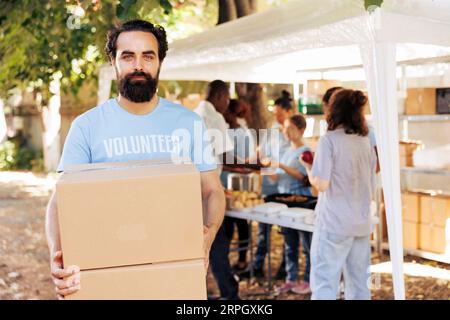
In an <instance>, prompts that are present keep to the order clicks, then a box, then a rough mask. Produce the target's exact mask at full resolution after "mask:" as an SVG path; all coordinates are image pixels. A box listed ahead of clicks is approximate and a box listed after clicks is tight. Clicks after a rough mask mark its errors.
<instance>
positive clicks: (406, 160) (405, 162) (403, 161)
mask: <svg viewBox="0 0 450 320" xmlns="http://www.w3.org/2000/svg"><path fill="white" fill-rule="evenodd" d="M413 164H414V163H413V157H412V156H400V167H401V168H403V167H412V166H413Z"/></svg>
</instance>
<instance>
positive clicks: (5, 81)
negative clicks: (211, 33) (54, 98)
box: [0, 0, 217, 99]
mask: <svg viewBox="0 0 450 320" xmlns="http://www.w3.org/2000/svg"><path fill="white" fill-rule="evenodd" d="M215 2H216V1H214V0H170V1H169V0H120V1H117V0H85V1H81V0H78V1H74V0H66V2H65V3H64V2H62V1H61V0H47V1H45V2H44V1H39V0H20V1H19V0H3V1H2V5H1V9H0V96H6V95H7V93H8V91H9V90H10V89H12V88H15V87H19V88H24V87H28V86H31V87H33V88H34V89H35V90H36V91H40V92H41V93H43V96H44V99H46V98H48V95H49V83H50V82H51V80H52V79H53V78H54V77H59V78H61V84H62V88H63V89H64V90H67V89H70V90H71V91H72V92H73V93H76V92H77V91H78V90H79V88H80V87H81V85H82V84H83V82H84V81H85V80H86V79H92V78H95V72H96V70H97V67H98V66H99V65H101V64H103V63H104V62H106V57H105V55H104V54H103V48H104V45H105V36H106V33H107V31H108V29H110V28H111V26H112V25H114V24H116V23H118V22H120V21H126V20H129V19H133V18H143V19H147V20H150V21H152V22H154V23H157V24H161V25H162V26H163V27H165V28H166V30H167V31H168V35H169V40H173V39H176V38H179V37H185V36H188V35H190V34H191V33H195V32H199V31H202V30H203V29H204V28H206V27H208V24H209V25H213V24H214V18H213V17H214V14H216V15H217V13H216V11H217V9H216V7H217V4H216V3H215ZM25 9H26V10H25ZM202 11H204V12H205V13H206V14H202ZM180 21H186V23H179V22H180ZM209 21H212V22H211V23H210V22H209Z"/></svg>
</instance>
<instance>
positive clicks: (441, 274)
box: [370, 262, 450, 280]
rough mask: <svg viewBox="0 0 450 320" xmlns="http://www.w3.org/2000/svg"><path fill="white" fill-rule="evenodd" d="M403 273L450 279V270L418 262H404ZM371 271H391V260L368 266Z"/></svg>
mask: <svg viewBox="0 0 450 320" xmlns="http://www.w3.org/2000/svg"><path fill="white" fill-rule="evenodd" d="M403 268H404V273H405V275H408V276H413V277H430V278H435V279H442V280H450V270H445V269H441V268H437V267H433V266H427V265H423V264H419V263H410V262H408V263H404V265H403ZM370 272H372V273H392V264H391V262H383V263H379V264H375V265H371V266H370Z"/></svg>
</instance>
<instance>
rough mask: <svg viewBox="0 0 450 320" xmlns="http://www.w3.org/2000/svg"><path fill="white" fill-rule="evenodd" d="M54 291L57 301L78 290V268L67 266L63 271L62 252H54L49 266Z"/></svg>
mask: <svg viewBox="0 0 450 320" xmlns="http://www.w3.org/2000/svg"><path fill="white" fill-rule="evenodd" d="M50 268H51V272H52V278H53V283H54V284H55V291H56V294H57V297H58V299H59V300H63V299H64V297H65V296H67V295H69V294H73V293H75V292H77V291H78V290H80V288H81V286H80V268H79V267H78V266H69V267H67V268H66V269H63V260H62V252H61V251H56V252H55V254H54V255H53V257H52V262H51V265H50Z"/></svg>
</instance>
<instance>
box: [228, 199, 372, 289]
mask: <svg viewBox="0 0 450 320" xmlns="http://www.w3.org/2000/svg"><path fill="white" fill-rule="evenodd" d="M296 210H301V211H303V212H304V213H306V214H313V213H314V210H312V209H305V208H296ZM225 215H226V216H227V217H231V218H237V219H244V220H253V221H257V222H261V223H266V224H274V225H278V226H281V227H286V228H291V229H295V230H300V231H308V232H313V231H314V225H313V224H306V223H304V222H302V219H301V218H291V217H286V216H281V215H279V214H278V213H271V214H267V213H260V212H255V211H253V210H251V209H244V210H241V211H237V210H226V211H225ZM379 221H380V220H379V218H378V217H376V216H372V225H376V224H378V223H379ZM270 231H271V229H270V228H269V229H267V235H266V237H267V259H268V270H267V271H268V272H267V273H268V294H269V295H270V294H271V290H272V275H271V266H270V263H271V258H270ZM248 246H249V248H250V267H251V268H252V267H253V237H252V227H251V224H250V225H249V244H248ZM252 276H253V269H251V275H250V278H251V277H252Z"/></svg>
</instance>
